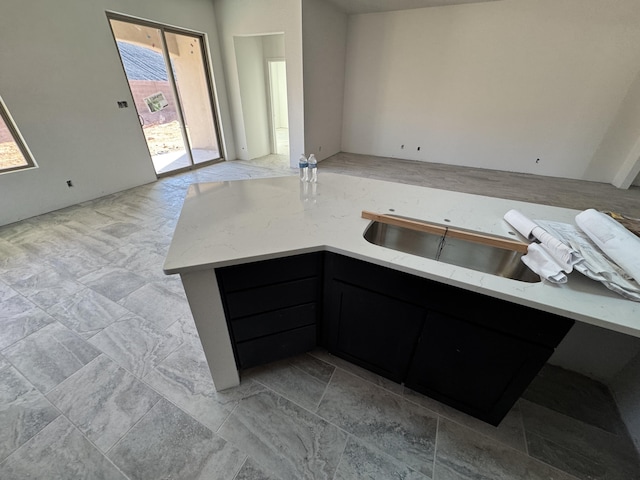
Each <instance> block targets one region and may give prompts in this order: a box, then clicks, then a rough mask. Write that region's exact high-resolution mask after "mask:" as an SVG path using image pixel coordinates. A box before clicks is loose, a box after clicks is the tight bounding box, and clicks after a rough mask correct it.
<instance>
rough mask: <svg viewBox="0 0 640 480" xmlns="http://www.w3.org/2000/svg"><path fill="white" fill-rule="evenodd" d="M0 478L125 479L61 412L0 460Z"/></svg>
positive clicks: (56, 479)
mask: <svg viewBox="0 0 640 480" xmlns="http://www.w3.org/2000/svg"><path fill="white" fill-rule="evenodd" d="M0 478H2V480H24V479H27V478H33V479H46V480H70V479H76V478H86V479H89V478H90V479H91V480H127V479H126V478H125V476H124V475H122V473H121V472H120V471H119V470H118V469H117V468H116V467H115V466H114V465H113V463H111V462H110V461H109V460H108V459H107V458H106V457H105V456H104V455H103V454H102V453H100V452H99V451H98V450H97V449H96V448H95V447H94V446H93V445H91V443H89V441H87V439H86V438H84V437H83V436H82V434H81V433H80V432H79V431H78V430H77V429H76V428H75V427H74V426H73V425H72V424H71V423H69V421H68V420H67V419H66V418H64V416H62V415H61V416H59V417H58V418H57V419H56V420H54V421H53V422H51V423H50V424H49V425H48V426H47V427H45V428H44V429H43V430H42V431H41V432H40V433H38V434H37V435H36V436H35V437H33V438H32V439H31V440H29V441H28V442H27V443H25V444H24V445H23V446H22V447H20V448H19V449H18V450H16V451H15V452H14V453H13V454H12V455H11V456H10V457H9V458H7V460H6V461H5V462H4V463H1V464H0Z"/></svg>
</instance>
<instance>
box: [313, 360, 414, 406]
mask: <svg viewBox="0 0 640 480" xmlns="http://www.w3.org/2000/svg"><path fill="white" fill-rule="evenodd" d="M309 354H310V355H312V356H314V357H316V358H317V359H319V360H322V361H323V362H326V363H328V364H330V365H333V366H335V367H338V368H341V369H342V370H345V371H347V372H349V373H352V374H353V375H356V376H357V377H360V378H363V379H364V380H367V381H368V382H371V383H375V384H376V385H378V386H379V387H382V388H384V389H385V390H389V391H390V392H393V393H396V394H398V395H402V385H400V384H399V383H396V382H394V381H391V380H389V379H388V378H384V377H381V376H380V375H378V374H376V373H373V372H370V371H369V370H366V369H364V368H362V367H359V366H358V365H354V364H353V363H349V362H348V361H347V360H343V359H342V358H340V357H336V356H335V355H331V354H330V353H329V352H327V351H326V350H324V349H320V348H319V349H316V350H313V351H312V352H310V353H309Z"/></svg>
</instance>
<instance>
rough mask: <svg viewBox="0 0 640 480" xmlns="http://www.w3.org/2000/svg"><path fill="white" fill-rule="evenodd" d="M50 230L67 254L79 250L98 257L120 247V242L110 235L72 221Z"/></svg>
mask: <svg viewBox="0 0 640 480" xmlns="http://www.w3.org/2000/svg"><path fill="white" fill-rule="evenodd" d="M51 230H53V231H54V232H55V233H56V234H57V236H58V238H59V239H60V240H61V241H62V242H63V244H64V245H65V246H66V248H67V251H68V252H69V251H73V250H79V249H81V250H83V251H85V252H87V253H89V254H91V255H95V256H100V255H105V254H107V253H109V252H110V251H111V250H115V249H116V248H118V247H120V246H121V245H122V242H121V241H120V240H119V239H117V238H115V237H113V236H112V235H108V234H106V233H104V232H101V231H100V230H97V229H95V228H91V227H87V226H86V225H83V224H82V223H79V222H76V221H74V220H72V221H67V222H65V223H64V224H63V225H56V226H55V227H53V228H52V229H51Z"/></svg>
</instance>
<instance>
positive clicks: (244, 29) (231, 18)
mask: <svg viewBox="0 0 640 480" xmlns="http://www.w3.org/2000/svg"><path fill="white" fill-rule="evenodd" d="M214 9H215V13H216V21H217V24H218V29H219V33H220V42H221V49H222V57H223V62H224V68H225V75H226V80H227V82H226V84H227V91H228V95H229V103H230V108H231V117H232V124H233V130H234V134H235V137H234V139H235V148H236V156H237V157H238V158H240V159H249V158H250V157H249V154H248V151H247V136H246V131H245V126H244V123H245V119H244V117H243V113H242V101H241V96H240V87H239V85H240V84H239V80H238V69H237V65H236V55H235V52H234V40H233V38H234V37H236V36H247V35H266V34H272V33H284V40H285V57H286V61H287V89H288V97H287V101H288V108H289V145H290V151H291V152H292V154H291V155H292V157H293V159H294V163H295V162H296V161H297V158H298V155H299V154H300V152H302V151H304V96H303V95H304V93H303V81H302V13H301V5H300V0H261V1H259V2H255V1H251V0H214Z"/></svg>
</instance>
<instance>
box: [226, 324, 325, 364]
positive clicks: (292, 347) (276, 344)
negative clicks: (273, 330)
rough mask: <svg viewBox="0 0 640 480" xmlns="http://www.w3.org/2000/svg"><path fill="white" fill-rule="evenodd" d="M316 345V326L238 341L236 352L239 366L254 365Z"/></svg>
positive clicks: (278, 358)
mask: <svg viewBox="0 0 640 480" xmlns="http://www.w3.org/2000/svg"><path fill="white" fill-rule="evenodd" d="M315 346H316V326H315V325H310V326H307V327H302V328H297V329H295V330H289V331H287V332H282V333H277V334H275V335H269V336H268V337H262V338H258V339H255V340H249V341H248V342H241V343H238V344H237V346H236V348H237V353H238V361H239V363H240V365H239V367H240V368H249V367H255V366H256V365H263V364H265V363H268V362H272V361H274V360H280V359H283V358H286V357H290V356H293V355H299V354H301V353H304V352H308V351H310V350H313V349H314V348H315Z"/></svg>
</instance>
